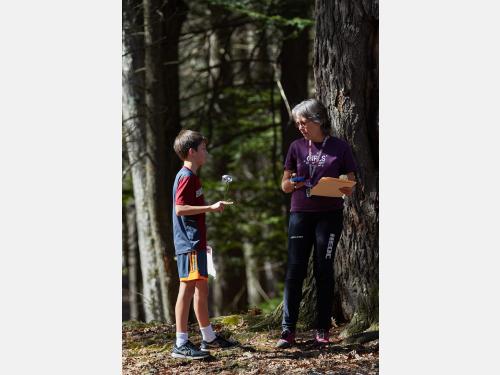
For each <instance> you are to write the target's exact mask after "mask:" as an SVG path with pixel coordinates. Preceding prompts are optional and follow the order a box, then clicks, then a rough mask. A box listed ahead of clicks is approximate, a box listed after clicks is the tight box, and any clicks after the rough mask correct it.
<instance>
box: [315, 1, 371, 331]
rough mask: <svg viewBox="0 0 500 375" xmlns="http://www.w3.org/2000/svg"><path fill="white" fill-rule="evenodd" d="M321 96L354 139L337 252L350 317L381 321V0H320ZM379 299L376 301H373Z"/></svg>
mask: <svg viewBox="0 0 500 375" xmlns="http://www.w3.org/2000/svg"><path fill="white" fill-rule="evenodd" d="M314 47H315V59H314V73H315V79H316V88H317V97H318V99H319V100H321V101H322V102H323V103H324V104H325V105H326V107H327V108H328V113H329V116H330V119H331V120H332V122H333V124H332V125H333V128H334V134H335V135H336V136H338V137H340V138H342V139H344V140H346V141H347V142H348V143H349V145H350V146H351V147H352V150H353V153H354V157H355V159H356V161H357V164H358V168H359V169H358V173H357V175H356V177H357V181H358V184H357V185H356V189H355V193H354V194H353V196H352V197H351V198H350V199H348V200H347V201H346V208H345V211H344V214H345V220H344V232H343V235H342V237H341V240H340V243H339V246H338V248H337V255H336V258H335V273H336V278H335V279H336V283H335V290H336V294H337V295H338V297H339V298H340V306H339V307H340V308H341V311H342V314H343V316H344V318H347V319H352V318H353V317H354V316H355V314H358V316H359V315H361V314H363V315H367V314H368V316H366V317H365V318H364V319H365V320H366V322H365V325H366V324H368V323H370V322H378V199H379V193H378V1H360V0H353V1H345V0H335V1H333V0H332V1H331V0H317V1H316V40H315V46H314ZM374 305H375V306H374Z"/></svg>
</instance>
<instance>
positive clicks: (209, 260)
mask: <svg viewBox="0 0 500 375" xmlns="http://www.w3.org/2000/svg"><path fill="white" fill-rule="evenodd" d="M212 253H213V249H212V248H211V247H210V246H208V245H207V272H208V274H209V275H210V276H213V278H214V279H215V276H216V275H217V272H216V271H215V267H214V258H213V256H212Z"/></svg>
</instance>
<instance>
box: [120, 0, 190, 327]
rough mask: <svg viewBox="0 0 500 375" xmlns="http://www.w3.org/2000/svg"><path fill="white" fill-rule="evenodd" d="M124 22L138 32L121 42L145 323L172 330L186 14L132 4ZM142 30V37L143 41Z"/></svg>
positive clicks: (179, 8)
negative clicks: (173, 193)
mask: <svg viewBox="0 0 500 375" xmlns="http://www.w3.org/2000/svg"><path fill="white" fill-rule="evenodd" d="M137 9H139V10H141V11H142V13H137ZM124 15H125V17H124V30H130V31H133V32H131V33H129V35H125V36H124V41H125V48H124V50H125V52H126V53H125V54H124V62H123V70H124V89H123V98H124V99H123V100H124V104H123V112H124V116H123V117H124V120H125V121H124V132H125V136H126V145H127V152H128V156H129V161H130V166H131V168H130V169H131V173H132V182H133V190H134V199H135V203H136V210H137V228H138V238H139V251H140V258H141V270H142V275H143V299H144V308H145V315H146V320H147V321H150V320H161V321H167V322H173V321H174V305H175V299H176V293H177V288H178V275H177V268H176V267H175V264H174V260H173V257H174V250H173V243H172V227H171V226H172V223H171V217H170V215H171V212H172V211H171V210H172V197H171V188H172V184H173V179H174V177H175V173H176V171H177V170H178V168H179V166H180V162H179V160H178V158H177V156H176V155H175V153H174V151H173V149H172V144H173V140H174V139H175V136H176V135H177V133H178V132H179V130H180V116H179V80H178V74H179V72H178V62H177V60H178V41H179V33H180V29H181V26H182V23H183V21H184V19H185V17H186V6H185V4H184V2H182V1H174V0H172V1H167V2H160V1H157V0H144V1H143V2H142V3H140V2H139V3H137V2H131V1H129V2H126V3H125V4H124ZM141 26H142V31H143V33H138V32H137V31H139V30H138V27H141ZM125 34H127V32H125ZM141 35H143V37H142V38H141V37H140V36H141ZM141 68H144V69H142V70H143V71H144V74H143V75H142V76H141V75H139V74H138V69H141Z"/></svg>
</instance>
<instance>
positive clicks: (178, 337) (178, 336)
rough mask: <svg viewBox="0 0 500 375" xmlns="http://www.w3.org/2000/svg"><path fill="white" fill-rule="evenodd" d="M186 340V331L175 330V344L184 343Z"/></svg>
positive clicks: (180, 344)
mask: <svg viewBox="0 0 500 375" xmlns="http://www.w3.org/2000/svg"><path fill="white" fill-rule="evenodd" d="M187 341H188V334H187V332H176V333H175V345H176V346H177V347H179V346H182V345H184V344H185V343H187Z"/></svg>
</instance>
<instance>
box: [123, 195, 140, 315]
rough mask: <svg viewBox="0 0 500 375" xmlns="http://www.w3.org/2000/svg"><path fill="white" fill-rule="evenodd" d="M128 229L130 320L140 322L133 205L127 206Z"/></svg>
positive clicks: (135, 222) (135, 223)
mask: <svg viewBox="0 0 500 375" xmlns="http://www.w3.org/2000/svg"><path fill="white" fill-rule="evenodd" d="M125 225H126V228H127V231H126V232H127V238H126V239H125V240H126V241H127V250H128V256H127V261H128V262H127V266H128V285H129V287H128V291H129V293H128V300H129V305H130V319H131V320H139V299H138V296H139V294H138V291H139V289H138V263H139V260H138V258H137V253H138V249H137V247H138V246H137V229H136V225H137V221H136V215H135V207H134V205H133V204H128V205H127V206H126V223H125Z"/></svg>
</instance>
